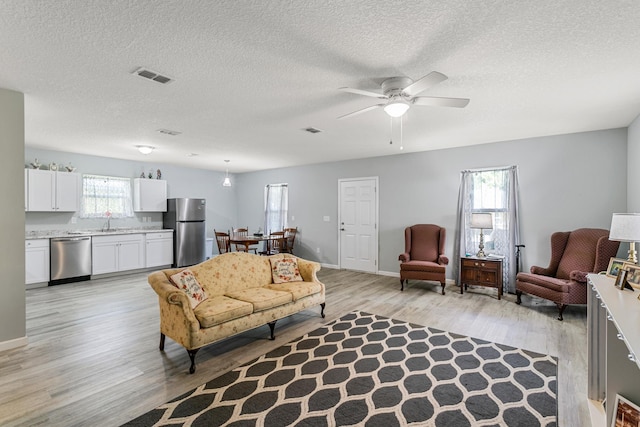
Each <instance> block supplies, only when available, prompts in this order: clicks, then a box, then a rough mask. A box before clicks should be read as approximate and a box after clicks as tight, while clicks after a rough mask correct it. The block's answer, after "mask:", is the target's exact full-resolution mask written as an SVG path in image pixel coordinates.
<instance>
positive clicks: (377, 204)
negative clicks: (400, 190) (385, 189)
mask: <svg viewBox="0 0 640 427" xmlns="http://www.w3.org/2000/svg"><path fill="white" fill-rule="evenodd" d="M365 180H367V181H368V180H374V181H375V186H376V191H375V198H376V201H375V216H376V218H375V223H376V230H375V235H376V247H375V254H376V269H375V271H374V272H373V273H374V274H378V272H379V271H380V191H379V190H380V179H379V177H377V176H365V177H356V178H339V179H338V220H337V221H336V223H337V225H338V228H337V232H338V269H340V270H342V233H341V232H340V219H341V218H342V191H340V190H341V185H342V183H343V182H350V181H365Z"/></svg>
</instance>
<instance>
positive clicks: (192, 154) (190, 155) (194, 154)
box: [187, 153, 198, 157]
mask: <svg viewBox="0 0 640 427" xmlns="http://www.w3.org/2000/svg"><path fill="white" fill-rule="evenodd" d="M197 155H198V153H189V154H187V157H196V156H197Z"/></svg>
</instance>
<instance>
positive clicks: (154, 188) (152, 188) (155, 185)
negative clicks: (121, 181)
mask: <svg viewBox="0 0 640 427" xmlns="http://www.w3.org/2000/svg"><path fill="white" fill-rule="evenodd" d="M133 210H134V211H136V212H166V211H167V181H165V180H162V179H145V178H135V179H134V180H133Z"/></svg>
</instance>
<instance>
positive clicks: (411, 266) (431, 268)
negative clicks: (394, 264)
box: [400, 260, 445, 273]
mask: <svg viewBox="0 0 640 427" xmlns="http://www.w3.org/2000/svg"><path fill="white" fill-rule="evenodd" d="M400 270H402V271H426V272H439V273H444V272H445V266H444V265H440V264H438V263H435V262H431V261H416V260H411V261H407V262H403V263H402V264H400Z"/></svg>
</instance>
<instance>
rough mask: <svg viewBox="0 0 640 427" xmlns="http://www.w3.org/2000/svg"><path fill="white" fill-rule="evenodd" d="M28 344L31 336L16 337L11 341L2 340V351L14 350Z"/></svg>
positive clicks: (0, 348) (0, 347) (0, 343)
mask: <svg viewBox="0 0 640 427" xmlns="http://www.w3.org/2000/svg"><path fill="white" fill-rule="evenodd" d="M27 344H29V338H27V337H22V338H16V339H13V340H9V341H2V342H0V351H5V350H13V349H14V348H18V347H24V346H26V345H27Z"/></svg>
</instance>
